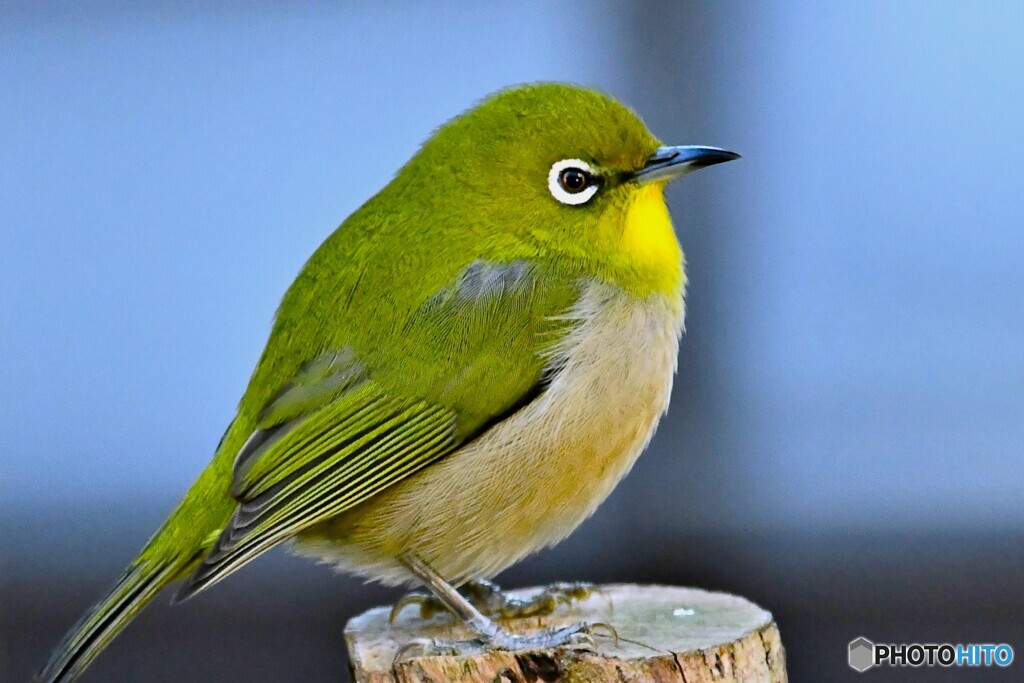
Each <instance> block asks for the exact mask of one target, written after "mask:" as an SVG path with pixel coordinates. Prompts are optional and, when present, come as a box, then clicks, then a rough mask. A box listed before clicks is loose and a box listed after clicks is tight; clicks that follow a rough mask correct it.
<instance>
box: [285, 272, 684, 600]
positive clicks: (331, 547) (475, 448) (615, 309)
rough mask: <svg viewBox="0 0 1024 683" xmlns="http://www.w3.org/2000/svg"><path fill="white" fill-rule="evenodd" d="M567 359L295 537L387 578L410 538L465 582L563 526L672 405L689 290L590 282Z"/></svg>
mask: <svg viewBox="0 0 1024 683" xmlns="http://www.w3.org/2000/svg"><path fill="white" fill-rule="evenodd" d="M574 317H578V319H579V321H580V322H579V324H578V326H577V327H576V329H575V331H574V332H573V333H572V334H571V335H569V337H568V338H567V340H566V342H565V345H564V347H563V353H564V354H565V357H566V359H567V362H566V364H565V367H564V368H563V369H562V371H561V372H560V373H559V374H558V376H557V377H556V379H555V381H554V382H552V384H551V386H550V387H549V388H548V389H547V390H546V391H545V392H544V393H543V394H542V395H541V396H540V397H539V398H538V399H537V400H535V401H534V402H533V403H531V404H530V405H528V406H526V407H525V408H523V409H522V410H520V411H519V412H517V413H515V414H514V415H513V416H511V417H510V418H508V419H507V420H505V421H503V422H502V423H500V424H498V425H496V426H495V427H493V428H492V429H490V430H489V431H488V432H486V433H485V434H484V435H483V436H482V437H480V438H479V439H477V440H476V441H474V442H472V443H470V444H469V445H467V446H466V447H464V448H462V449H461V450H459V451H457V452H455V453H453V454H451V455H449V456H447V457H446V458H444V459H443V460H441V461H439V462H437V463H435V464H433V465H430V466H428V467H426V468H424V469H423V470H421V471H420V472H418V473H416V474H415V475H413V476H411V477H409V478H407V479H405V480H403V481H401V482H399V483H397V484H396V485H394V486H393V487H391V488H390V489H388V490H386V491H384V492H382V493H380V494H378V495H377V496H375V497H374V498H373V499H371V500H369V501H367V502H366V503H363V504H362V505H360V506H358V507H356V508H354V509H352V510H350V511H348V512H345V513H343V514H342V515H340V516H338V517H336V518H334V519H332V520H329V521H327V522H324V523H322V524H320V525H317V526H316V527H313V528H311V529H309V530H307V531H306V532H304V533H303V534H302V536H300V538H299V539H297V545H296V548H295V549H296V550H297V551H298V552H300V553H303V554H309V555H313V556H316V557H318V558H320V559H322V560H324V561H327V562H331V563H334V564H337V565H338V566H339V567H340V568H342V569H344V570H346V571H350V572H354V573H357V574H361V575H364V576H367V577H371V578H374V579H378V580H381V581H384V582H386V583H401V582H407V581H410V580H411V577H410V575H409V574H408V573H407V572H406V571H405V569H404V568H403V567H402V566H401V565H400V564H399V563H398V562H397V560H396V557H397V556H398V555H400V554H401V553H403V552H413V553H415V554H416V555H418V556H419V557H420V558H422V559H423V560H425V561H426V562H428V563H429V564H430V565H431V566H432V567H433V568H434V569H435V570H436V571H437V572H438V573H439V574H441V576H443V577H444V578H446V579H447V580H448V581H449V582H451V583H454V584H461V583H462V582H464V581H467V580H470V579H476V578H486V577H491V576H494V575H495V574H497V573H498V572H500V571H501V570H502V569H504V568H505V567H507V566H509V565H511V564H513V563H514V562H516V561H517V560H519V559H521V558H522V557H523V556H525V555H527V554H529V553H531V552H533V551H535V550H538V549H540V548H542V547H544V546H547V545H551V544H553V543H555V542H557V541H559V540H561V539H563V538H565V537H566V536H567V535H568V534H569V533H570V532H572V530H573V529H575V528H576V527H577V526H578V525H579V524H580V523H581V522H582V521H583V520H584V519H586V518H587V517H588V516H589V515H590V514H591V513H592V512H593V511H594V509H595V508H596V507H597V506H598V505H599V504H600V503H601V502H602V501H603V500H604V499H605V498H606V497H607V496H608V494H609V493H610V492H611V490H612V488H614V486H615V485H616V484H617V483H618V482H619V480H620V479H621V478H622V477H623V476H625V474H626V473H627V472H628V471H629V469H630V467H632V465H633V463H634V462H635V460H636V458H637V456H638V455H639V454H640V452H641V451H642V450H643V448H644V446H646V444H647V441H648V440H649V439H650V437H651V434H652V433H653V432H654V429H655V427H656V426H657V423H658V420H659V419H660V417H661V415H662V413H663V412H664V410H665V408H666V406H667V405H668V399H669V393H670V391H671V388H672V376H673V374H674V372H675V366H676V353H677V350H678V343H679V342H678V340H679V333H680V330H681V327H682V319H683V312H682V303H681V301H678V302H673V301H670V300H668V299H666V298H664V297H661V296H654V297H651V298H649V299H646V300H644V301H638V300H636V299H633V298H631V297H628V296H627V295H625V294H623V293H622V292H620V291H619V290H617V289H614V288H612V287H610V286H607V285H592V286H591V287H589V288H588V290H587V291H586V293H585V294H584V296H583V298H582V300H581V302H580V304H579V305H578V306H577V310H576V311H575V315H574Z"/></svg>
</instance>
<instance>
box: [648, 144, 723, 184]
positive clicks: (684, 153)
mask: <svg viewBox="0 0 1024 683" xmlns="http://www.w3.org/2000/svg"><path fill="white" fill-rule="evenodd" d="M739 158H740V155H739V154H736V153H735V152H727V151H725V150H724V149H719V148H717V147H698V146H696V145H681V146H678V147H659V148H658V149H657V151H655V152H654V154H652V155H651V158H650V159H648V160H647V163H646V164H644V167H643V168H641V169H640V170H639V171H636V172H634V173H633V174H631V177H630V179H631V180H635V181H637V182H639V183H650V182H654V181H656V180H664V181H668V180H672V179H673V178H678V177H679V176H681V175H685V174H687V173H689V172H690V171H696V170H697V169H698V168H704V167H705V166H714V165H715V164H720V163H722V162H725V161H732V160H733V159H739Z"/></svg>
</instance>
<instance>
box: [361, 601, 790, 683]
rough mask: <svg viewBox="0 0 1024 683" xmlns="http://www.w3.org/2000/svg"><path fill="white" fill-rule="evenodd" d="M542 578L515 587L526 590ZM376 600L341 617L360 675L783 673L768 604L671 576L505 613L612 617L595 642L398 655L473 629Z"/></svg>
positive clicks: (561, 677)
mask: <svg viewBox="0 0 1024 683" xmlns="http://www.w3.org/2000/svg"><path fill="white" fill-rule="evenodd" d="M537 590H539V589H537V588H534V589H527V590H523V591H516V593H518V594H521V595H524V596H528V595H529V594H530V593H531V592H536V591H537ZM389 612H390V608H388V607H377V608H374V609H372V610H370V611H368V612H364V613H363V614H361V615H359V616H357V617H355V618H354V619H352V620H351V621H349V622H348V624H347V625H346V627H345V642H346V645H347V647H348V653H349V659H350V662H351V668H352V679H353V681H354V682H355V683H428V682H429V683H469V682H470V681H472V682H474V683H477V682H480V683H533V682H535V681H544V682H545V683H550V682H552V681H567V682H568V681H614V682H615V683H622V682H624V681H645V682H649V681H657V682H661V681H672V682H674V683H711V682H712V681H713V682H714V683H740V682H742V683H755V682H756V683H762V682H764V683H783V682H785V681H786V680H787V678H786V663H785V654H784V651H783V648H782V641H781V638H780V636H779V630H778V628H777V627H776V625H775V622H774V621H773V620H772V615H771V614H770V613H769V612H766V611H765V610H763V609H761V608H760V607H758V606H757V605H755V604H753V603H751V602H749V601H747V600H745V599H743V598H740V597H737V596H734V595H728V594H726V593H711V592H708V591H702V590H697V589H694V588H675V587H670V586H634V585H607V586H598V587H597V590H595V592H594V594H592V595H591V596H590V597H589V598H588V599H587V600H585V601H582V602H579V603H576V604H574V605H572V606H571V607H565V606H560V607H559V608H558V609H557V610H556V611H555V613H554V614H551V615H548V616H545V617H534V618H529V619H516V620H511V621H502V625H503V626H504V627H505V628H507V629H509V630H511V631H515V632H529V631H534V630H538V629H543V628H548V627H552V626H556V627H557V626H566V625H569V624H572V623H577V622H580V621H586V622H589V623H591V624H594V623H599V622H600V623H606V624H611V625H612V626H613V627H614V628H615V630H616V631H617V632H618V636H619V641H618V642H617V643H616V642H615V639H614V638H612V637H611V636H605V635H604V634H603V633H598V634H596V635H595V637H594V640H595V642H596V643H597V651H596V652H586V651H578V650H570V649H566V648H555V649H551V650H537V651H521V652H506V651H492V652H482V651H480V650H479V649H478V648H471V647H470V648H467V649H466V651H465V652H460V653H458V654H457V655H454V656H423V657H412V658H407V659H403V660H402V661H401V662H397V663H396V662H394V659H395V653H396V652H397V651H398V649H399V648H400V647H401V646H402V645H404V644H406V643H408V642H410V641H412V640H414V639H417V638H419V639H423V638H444V639H448V640H451V639H455V640H466V639H469V638H471V637H472V634H471V633H470V632H469V631H467V630H466V628H465V627H464V626H463V625H462V624H461V623H459V622H457V620H456V619H455V618H454V617H453V616H451V615H449V614H438V615H434V616H433V617H431V618H430V619H422V618H420V616H419V612H418V610H417V609H416V608H415V607H408V608H406V609H405V610H404V611H403V612H402V613H401V614H400V615H399V616H398V618H397V619H396V620H395V622H394V623H392V624H389V623H388V615H389Z"/></svg>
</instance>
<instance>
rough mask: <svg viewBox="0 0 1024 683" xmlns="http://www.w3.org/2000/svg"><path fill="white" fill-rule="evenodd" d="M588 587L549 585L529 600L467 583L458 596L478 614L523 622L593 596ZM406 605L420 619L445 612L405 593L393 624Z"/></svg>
mask: <svg viewBox="0 0 1024 683" xmlns="http://www.w3.org/2000/svg"><path fill="white" fill-rule="evenodd" d="M594 590H595V589H594V586H593V585H592V584H589V583H566V582H560V583H553V584H551V585H550V586H547V587H546V588H545V589H544V590H542V591H540V592H539V593H537V594H535V595H532V596H530V597H529V598H521V597H518V596H516V595H514V594H513V593H509V592H505V591H503V590H502V589H501V587H500V586H498V585H497V584H496V583H494V582H492V581H485V580H481V581H470V582H469V583H467V584H465V585H463V586H462V587H461V588H460V589H459V592H461V593H462V594H463V596H464V597H465V598H466V599H467V600H469V602H470V603H471V604H472V605H473V606H474V607H476V608H477V609H478V610H480V612H481V613H482V614H485V615H487V616H489V617H498V618H501V619H523V618H526V617H539V616H545V615H548V614H551V613H552V612H554V611H555V610H556V609H557V608H558V606H559V605H572V604H574V603H576V602H579V601H581V600H586V599H587V598H588V597H590V596H591V595H592V594H593V593H594ZM409 605H417V606H418V607H419V610H420V617H421V618H423V619H429V618H430V617H432V616H434V615H435V614H437V613H439V612H444V611H447V608H446V607H445V606H444V603H443V602H441V601H440V600H439V599H437V598H436V597H435V596H433V595H428V594H426V593H408V594H406V595H404V596H402V598H401V599H400V600H399V601H398V602H396V603H395V606H394V607H392V608H391V616H390V619H391V621H392V622H393V621H394V620H395V618H397V617H398V614H399V612H401V611H402V610H403V609H405V608H406V607H408V606H409Z"/></svg>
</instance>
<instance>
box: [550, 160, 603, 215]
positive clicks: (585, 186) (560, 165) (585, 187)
mask: <svg viewBox="0 0 1024 683" xmlns="http://www.w3.org/2000/svg"><path fill="white" fill-rule="evenodd" d="M597 188H598V183H597V180H596V178H595V174H594V169H592V168H591V167H590V164H588V163H587V162H585V161H580V160H579V159H562V160H561V161H556V162H555V163H554V164H553V165H552V166H551V171H550V172H549V173H548V190H550V191H551V195H552V196H553V197H554V198H555V199H557V200H558V201H560V202H562V203H563V204H571V205H574V206H575V205H579V204H585V203H587V202H589V201H590V198H591V197H593V196H594V195H595V194H596V193H597Z"/></svg>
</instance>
